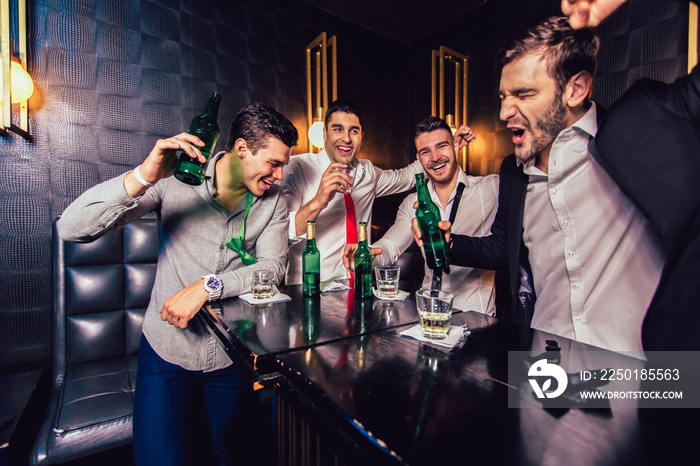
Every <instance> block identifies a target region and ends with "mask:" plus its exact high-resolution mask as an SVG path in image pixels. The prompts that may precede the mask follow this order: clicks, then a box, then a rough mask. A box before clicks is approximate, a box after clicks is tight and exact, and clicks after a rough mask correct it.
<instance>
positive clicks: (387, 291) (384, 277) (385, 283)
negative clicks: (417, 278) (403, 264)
mask: <svg viewBox="0 0 700 466" xmlns="http://www.w3.org/2000/svg"><path fill="white" fill-rule="evenodd" d="M400 273H401V269H400V268H399V267H398V266H395V265H391V266H388V267H375V268H374V278H376V280H377V295H378V296H379V297H380V298H395V297H396V296H398V294H399V275H400Z"/></svg>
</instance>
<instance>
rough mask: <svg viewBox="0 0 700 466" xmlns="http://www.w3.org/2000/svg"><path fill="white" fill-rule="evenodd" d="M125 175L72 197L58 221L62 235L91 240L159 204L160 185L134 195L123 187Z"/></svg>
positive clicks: (71, 239)
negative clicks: (158, 192) (74, 198)
mask: <svg viewBox="0 0 700 466" xmlns="http://www.w3.org/2000/svg"><path fill="white" fill-rule="evenodd" d="M125 175H126V174H124V175H120V176H118V177H116V178H113V179H111V180H108V181H105V182H103V183H100V184H98V185H96V186H93V187H92V188H90V189H88V190H87V191H85V192H84V193H83V194H82V195H80V197H78V198H77V199H76V200H75V201H73V202H72V203H71V204H70V205H69V206H68V207H67V208H66V210H65V211H64V212H63V214H62V215H61V217H60V218H59V219H58V222H57V223H56V229H57V230H58V235H59V236H60V237H61V239H63V240H64V241H72V242H84V243H86V242H90V241H93V240H95V239H97V238H99V237H100V236H102V235H103V234H104V233H106V232H107V231H109V230H112V229H116V228H121V227H123V226H124V225H126V224H127V223H129V222H131V221H133V220H135V219H136V218H139V217H141V216H143V215H145V214H146V213H147V212H150V211H152V210H153V209H154V208H155V206H156V205H157V204H158V196H157V195H155V192H156V190H157V189H158V185H156V186H154V187H152V188H150V189H149V190H148V191H146V194H144V195H143V196H141V197H140V198H135V197H132V196H130V195H129V194H127V192H126V189H125V188H124V176H125Z"/></svg>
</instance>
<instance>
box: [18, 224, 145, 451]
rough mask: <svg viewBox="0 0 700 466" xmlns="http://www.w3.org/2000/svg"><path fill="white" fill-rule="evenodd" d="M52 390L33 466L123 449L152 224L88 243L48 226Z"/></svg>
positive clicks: (129, 419)
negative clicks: (62, 235)
mask: <svg viewBox="0 0 700 466" xmlns="http://www.w3.org/2000/svg"><path fill="white" fill-rule="evenodd" d="M53 235H54V254H55V256H54V282H55V283H54V286H55V288H54V314H55V321H54V348H53V350H54V354H53V370H54V387H53V393H52V395H51V400H50V402H49V408H48V409H47V414H46V418H45V420H44V423H43V425H42V428H41V430H40V432H39V436H38V438H37V441H36V444H35V447H34V451H33V453H32V459H31V462H32V464H42V465H43V464H56V463H62V462H65V461H69V460H73V459H76V458H80V457H83V456H87V455H90V454H93V453H97V452H100V451H104V450H107V449H110V448H114V447H117V446H120V445H124V444H127V443H129V442H130V441H131V438H132V414H133V391H134V387H135V383H136V360H137V356H138V354H137V353H138V346H139V341H140V338H141V325H142V323H143V315H144V312H145V311H146V306H147V305H148V301H149V299H150V294H151V289H152V288H153V281H154V279H155V272H156V261H157V259H158V226H157V222H156V219H155V217H144V218H142V219H139V220H137V221H135V222H132V223H130V224H128V225H127V226H125V227H124V228H123V229H121V230H117V231H112V232H109V233H107V234H105V235H104V236H102V237H101V238H99V239H97V240H95V241H93V242H91V243H67V242H63V241H62V240H60V239H59V238H58V235H57V234H56V229H55V227H54V233H53Z"/></svg>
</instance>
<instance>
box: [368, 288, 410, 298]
mask: <svg viewBox="0 0 700 466" xmlns="http://www.w3.org/2000/svg"><path fill="white" fill-rule="evenodd" d="M372 294H373V295H374V297H375V298H377V299H381V300H382V301H405V300H406V298H408V296H409V295H410V294H411V293H409V292H408V291H401V290H399V292H398V293H397V294H396V297H395V298H385V297H384V296H379V292H378V291H377V289H376V288H372Z"/></svg>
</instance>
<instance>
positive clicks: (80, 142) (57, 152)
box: [47, 119, 97, 166]
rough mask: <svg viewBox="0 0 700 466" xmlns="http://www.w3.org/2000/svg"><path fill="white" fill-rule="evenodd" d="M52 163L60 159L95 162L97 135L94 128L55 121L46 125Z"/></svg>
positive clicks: (63, 120)
mask: <svg viewBox="0 0 700 466" xmlns="http://www.w3.org/2000/svg"><path fill="white" fill-rule="evenodd" d="M47 129H48V132H47V134H48V136H49V140H50V143H51V155H52V160H51V161H52V166H53V162H59V161H60V160H62V159H70V160H82V161H86V162H87V161H95V155H96V153H97V135H96V131H95V128H94V126H85V125H75V124H72V123H68V122H66V121H65V119H56V120H54V121H52V122H50V124H49V125H48V128H47Z"/></svg>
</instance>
